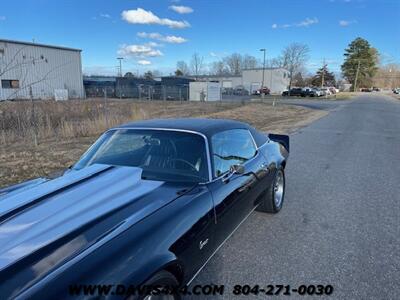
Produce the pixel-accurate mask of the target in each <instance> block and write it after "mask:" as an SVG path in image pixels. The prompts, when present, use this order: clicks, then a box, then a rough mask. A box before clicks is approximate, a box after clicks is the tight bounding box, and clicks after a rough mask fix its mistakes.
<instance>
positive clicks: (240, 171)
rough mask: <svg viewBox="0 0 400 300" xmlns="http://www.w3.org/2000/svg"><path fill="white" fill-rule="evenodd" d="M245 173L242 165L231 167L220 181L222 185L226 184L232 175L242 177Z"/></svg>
mask: <svg viewBox="0 0 400 300" xmlns="http://www.w3.org/2000/svg"><path fill="white" fill-rule="evenodd" d="M244 173H245V168H244V166H243V165H232V166H230V168H229V173H227V174H226V176H225V177H224V178H223V179H222V182H223V183H228V182H229V180H230V179H231V178H232V176H233V175H235V174H238V175H243V174H244Z"/></svg>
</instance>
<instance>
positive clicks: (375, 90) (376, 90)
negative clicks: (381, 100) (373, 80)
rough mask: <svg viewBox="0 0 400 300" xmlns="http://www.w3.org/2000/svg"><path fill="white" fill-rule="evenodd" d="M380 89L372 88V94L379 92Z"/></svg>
mask: <svg viewBox="0 0 400 300" xmlns="http://www.w3.org/2000/svg"><path fill="white" fill-rule="evenodd" d="M380 90H381V89H380V88H378V87H376V86H374V87H373V88H372V91H374V92H380Z"/></svg>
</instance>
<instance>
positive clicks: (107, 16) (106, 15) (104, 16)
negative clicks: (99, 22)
mask: <svg viewBox="0 0 400 300" xmlns="http://www.w3.org/2000/svg"><path fill="white" fill-rule="evenodd" d="M100 17H102V18H105V19H111V16H110V15H109V14H100Z"/></svg>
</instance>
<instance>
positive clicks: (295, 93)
mask: <svg viewBox="0 0 400 300" xmlns="http://www.w3.org/2000/svg"><path fill="white" fill-rule="evenodd" d="M302 94H303V89H302V88H292V89H290V91H284V92H283V93H282V96H302Z"/></svg>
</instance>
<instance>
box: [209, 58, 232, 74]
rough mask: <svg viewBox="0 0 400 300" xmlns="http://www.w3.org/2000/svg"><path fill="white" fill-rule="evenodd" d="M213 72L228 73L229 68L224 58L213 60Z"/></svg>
mask: <svg viewBox="0 0 400 300" xmlns="http://www.w3.org/2000/svg"><path fill="white" fill-rule="evenodd" d="M211 73H212V74H213V75H228V74H229V70H228V68H227V66H226V65H225V63H224V61H223V60H219V61H215V62H213V64H212V66H211Z"/></svg>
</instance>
